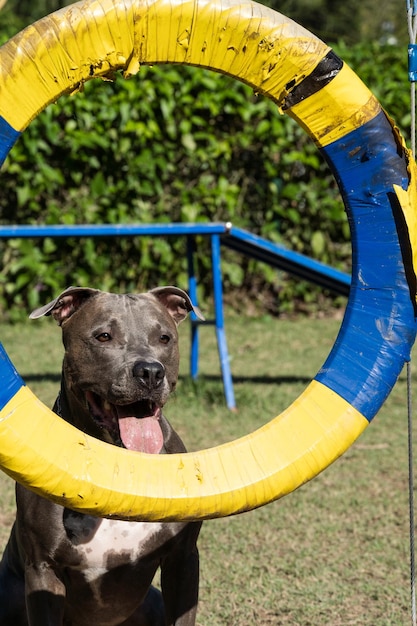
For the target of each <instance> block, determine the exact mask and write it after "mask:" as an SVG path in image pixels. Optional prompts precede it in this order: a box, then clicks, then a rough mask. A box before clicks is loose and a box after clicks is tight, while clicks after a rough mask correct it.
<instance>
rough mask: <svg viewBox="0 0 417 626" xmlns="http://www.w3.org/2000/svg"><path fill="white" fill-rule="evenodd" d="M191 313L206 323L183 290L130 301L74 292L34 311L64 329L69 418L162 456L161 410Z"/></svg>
mask: <svg viewBox="0 0 417 626" xmlns="http://www.w3.org/2000/svg"><path fill="white" fill-rule="evenodd" d="M190 311H193V312H194V313H195V314H196V315H197V316H198V317H200V318H202V315H201V313H200V311H199V310H198V308H197V307H194V306H193V304H192V302H191V300H190V298H189V296H188V295H187V294H186V293H185V292H184V291H182V290H181V289H179V288H178V287H159V288H156V289H153V290H151V291H149V292H147V293H143V294H124V295H119V294H113V293H107V292H103V291H100V290H98V289H90V288H81V287H70V288H69V289H66V290H65V291H64V292H62V293H61V294H60V295H59V296H58V297H57V298H56V299H55V300H53V301H52V302H49V303H48V304H46V305H45V306H43V307H41V308H39V309H36V310H35V311H33V312H32V313H31V315H30V317H31V318H32V319H35V318H39V317H41V316H43V315H52V316H53V317H54V319H55V320H56V321H57V323H58V324H59V325H60V326H61V327H62V336H63V343H64V346H65V356H64V364H63V378H64V380H63V393H64V394H65V395H66V398H65V401H66V402H67V404H68V407H69V412H70V413H71V415H63V417H65V419H69V420H70V421H72V422H73V423H74V424H76V425H77V426H78V427H82V428H83V429H84V430H85V431H86V432H90V433H91V434H94V433H95V432H96V431H97V426H98V427H99V429H100V431H99V432H100V434H101V437H102V438H103V439H104V440H107V441H111V442H112V443H115V444H116V445H122V446H125V447H126V448H129V449H133V450H139V451H143V452H151V453H152V452H153V453H155V452H159V451H160V449H161V448H162V445H163V437H162V432H161V428H160V423H159V422H160V419H161V409H162V407H163V406H164V404H165V402H166V401H167V399H168V397H169V395H170V394H171V393H172V391H173V390H174V389H175V386H176V383H177V378H178V368H179V351H178V333H177V326H178V324H180V323H181V322H182V321H183V320H184V319H185V318H186V317H187V314H188V313H189V312H190ZM63 401H64V399H63ZM78 411H81V412H82V415H81V418H80V417H79V416H78V415H75V414H74V413H77V412H78ZM91 421H92V422H93V423H94V426H95V428H91V429H90V428H89V425H91ZM86 422H88V423H86Z"/></svg>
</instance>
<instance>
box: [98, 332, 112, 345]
mask: <svg viewBox="0 0 417 626" xmlns="http://www.w3.org/2000/svg"><path fill="white" fill-rule="evenodd" d="M96 339H97V341H100V342H101V343H105V342H106V341H111V340H112V336H111V335H110V333H100V334H99V335H97V336H96Z"/></svg>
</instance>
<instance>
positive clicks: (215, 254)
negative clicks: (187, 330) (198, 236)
mask: <svg viewBox="0 0 417 626" xmlns="http://www.w3.org/2000/svg"><path fill="white" fill-rule="evenodd" d="M210 239H211V258H212V269H213V295H214V314H215V324H216V336H217V348H218V351H219V358H220V366H221V370H222V376H223V386H224V393H225V396H226V403H227V406H228V408H229V409H231V410H235V409H236V402H235V394H234V390H233V380H232V374H231V371H230V359H229V353H228V350H227V342H226V332H225V328H224V316H223V284H222V270H221V252H220V236H219V235H212V236H211V238H210Z"/></svg>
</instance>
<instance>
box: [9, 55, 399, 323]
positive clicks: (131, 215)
mask: <svg viewBox="0 0 417 626" xmlns="http://www.w3.org/2000/svg"><path fill="white" fill-rule="evenodd" d="M338 48H340V50H341V54H342V58H344V60H345V61H347V62H349V63H350V65H351V66H352V67H353V68H354V69H355V71H357V73H358V74H359V75H360V76H363V78H364V79H365V80H366V81H367V83H368V85H369V86H370V87H371V88H372V89H373V90H374V92H375V93H376V95H377V96H378V97H379V98H380V100H381V102H382V103H383V104H384V105H385V106H386V108H387V109H389V110H390V113H391V114H392V115H394V116H396V118H397V120H398V122H399V123H400V124H401V125H403V127H406V126H407V124H408V122H409V112H408V106H409V105H408V90H407V91H406V84H407V70H406V51H405V50H400V49H397V48H394V47H385V48H383V47H376V46H372V45H370V46H368V45H367V46H355V47H353V48H349V49H347V48H345V47H344V46H343V44H340V45H339V46H338ZM401 76H402V77H403V86H401V84H400V83H399V77H401ZM22 97H24V96H23V94H22ZM1 189H2V193H1V197H0V216H1V219H0V223H17V224H28V223H29V224H75V223H93V224H99V223H107V224H117V223H131V222H142V223H148V222H158V223H161V222H176V221H183V222H184V221H187V222H212V221H231V222H233V224H234V225H236V226H239V227H243V228H246V229H248V230H250V231H252V232H254V233H257V234H260V235H262V236H264V237H267V238H268V239H270V240H273V241H275V242H282V243H284V244H285V245H287V246H289V247H291V248H293V249H294V250H297V251H299V252H302V253H304V254H307V255H310V256H312V257H314V258H317V259H319V260H321V261H324V262H326V263H329V264H331V265H333V266H336V267H338V268H341V269H344V270H348V269H349V264H350V244H349V229H348V224H347V219H346V216H345V213H344V209H343V205H342V202H341V200H340V197H339V192H338V189H337V187H336V183H335V181H334V179H333V177H332V175H331V173H330V172H329V169H328V167H327V165H326V163H325V162H324V160H323V159H322V158H321V155H320V153H319V152H318V150H317V149H316V147H315V146H314V145H313V143H312V141H311V140H310V139H309V138H308V137H307V135H306V134H305V133H304V131H302V130H301V128H299V127H298V126H297V125H296V124H295V123H294V122H293V121H292V120H291V119H289V118H288V117H287V116H282V115H280V114H279V113H278V111H277V109H276V106H275V105H274V104H273V103H272V102H271V101H269V100H268V99H266V98H262V97H259V96H257V95H255V94H254V93H253V92H252V90H251V89H249V88H248V87H247V86H245V85H243V84H241V83H239V82H238V81H235V80H233V79H231V78H229V77H227V76H223V75H220V74H216V73H214V72H209V71H207V70H200V69H197V68H192V67H185V66H174V65H167V66H155V67H143V68H142V69H141V71H140V73H139V75H138V76H136V77H135V78H133V79H130V80H124V79H123V78H122V77H121V76H119V77H118V78H117V79H116V81H115V82H114V83H108V82H102V81H91V82H89V83H87V84H86V85H85V89H84V92H83V93H81V94H78V95H77V96H75V97H62V98H61V99H60V100H59V101H58V102H57V103H56V104H54V105H51V106H50V107H48V108H47V109H46V110H45V111H44V112H43V113H42V114H40V115H39V116H38V117H37V118H36V119H35V120H34V121H33V122H32V124H31V125H30V126H29V128H28V129H27V130H26V132H25V133H24V134H23V135H22V137H21V138H20V140H19V141H18V143H17V144H16V146H15V147H14V148H13V150H12V151H11V153H10V155H9V157H8V159H7V160H6V163H5V165H4V167H3V169H2V172H1ZM207 245H208V244H207V241H204V240H201V241H199V242H198V251H199V252H198V263H199V276H200V289H201V291H202V295H204V296H207V295H208V294H209V293H211V266H210V255H209V251H208V248H207ZM0 255H1V270H0V309H2V310H3V311H6V310H10V309H13V310H14V311H18V310H19V308H25V309H27V308H28V307H29V308H30V307H32V306H36V305H37V304H38V303H39V302H43V301H45V300H47V299H48V298H49V297H52V296H53V295H54V294H56V293H57V291H59V290H60V289H61V288H64V287H65V286H67V285H69V284H81V285H83V284H93V285H95V286H98V287H101V288H104V289H115V290H126V291H134V290H137V289H142V288H146V287H149V286H153V285H155V284H159V283H161V281H164V282H175V283H177V284H180V285H182V286H186V269H187V268H186V255H185V242H184V241H183V240H182V239H178V240H177V239H174V238H172V239H166V240H165V239H154V238H152V239H149V238H145V237H143V238H134V239H127V238H125V239H118V238H114V239H113V238H110V239H100V240H91V239H82V240H74V239H69V240H51V239H45V240H33V241H32V240H10V241H1V240H0ZM223 272H224V284H225V292H226V294H227V295H228V296H229V297H230V300H231V301H232V302H233V296H234V295H235V294H236V291H238V293H239V298H238V300H237V304H236V306H241V303H242V298H243V297H244V296H245V297H246V298H247V299H248V300H253V301H256V300H259V301H260V302H262V306H264V307H266V308H268V309H270V310H271V311H274V312H277V311H280V310H281V311H282V310H287V311H291V310H293V309H294V307H295V306H298V305H299V304H301V305H303V303H304V305H306V306H307V308H310V309H311V307H312V306H317V303H319V302H321V299H322V295H321V293H320V290H318V289H312V288H311V286H310V285H307V284H306V283H303V282H299V281H291V280H290V281H289V280H287V277H284V276H282V275H281V274H280V273H277V272H276V271H275V270H272V269H271V268H269V267H267V266H265V265H261V264H259V263H255V262H254V261H253V260H251V259H246V258H243V257H241V256H237V255H236V254H235V253H232V252H230V251H224V262H223ZM277 303H278V304H277ZM304 305H303V306H304Z"/></svg>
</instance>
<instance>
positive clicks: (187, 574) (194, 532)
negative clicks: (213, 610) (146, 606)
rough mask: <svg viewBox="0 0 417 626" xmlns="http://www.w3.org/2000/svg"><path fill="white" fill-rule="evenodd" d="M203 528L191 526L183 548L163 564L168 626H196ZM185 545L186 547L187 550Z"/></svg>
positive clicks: (186, 532) (167, 557) (168, 557)
mask: <svg viewBox="0 0 417 626" xmlns="http://www.w3.org/2000/svg"><path fill="white" fill-rule="evenodd" d="M200 527H201V524H199V523H192V524H188V526H187V527H186V529H185V531H183V532H184V535H183V536H182V537H181V535H180V536H179V538H180V541H179V542H178V543H179V544H182V547H181V545H178V546H176V547H175V549H174V550H172V552H170V553H169V554H168V555H167V556H166V557H165V558H164V560H163V561H162V563H161V586H162V595H163V598H164V604H165V615H166V623H167V626H194V625H195V622H196V615H197V604H198V586H199V571H200V569H199V557H198V549H197V545H196V543H197V537H198V534H199V532H200ZM184 542H185V544H186V545H185V546H184Z"/></svg>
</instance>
